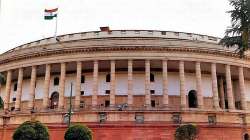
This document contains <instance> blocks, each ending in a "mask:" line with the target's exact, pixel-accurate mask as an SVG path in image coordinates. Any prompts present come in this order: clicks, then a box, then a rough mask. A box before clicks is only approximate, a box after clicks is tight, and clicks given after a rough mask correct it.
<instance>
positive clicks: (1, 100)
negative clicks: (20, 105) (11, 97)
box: [0, 97, 4, 110]
mask: <svg viewBox="0 0 250 140" xmlns="http://www.w3.org/2000/svg"><path fill="white" fill-rule="evenodd" d="M3 106H4V102H3V99H2V97H0V110H2V109H3Z"/></svg>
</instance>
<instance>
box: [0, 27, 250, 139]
mask: <svg viewBox="0 0 250 140" xmlns="http://www.w3.org/2000/svg"><path fill="white" fill-rule="evenodd" d="M102 29H103V30H102V31H93V32H82V33H75V34H67V35H62V36H58V37H57V38H56V39H55V38H45V39H42V40H38V41H34V42H31V43H28V44H24V45H21V46H19V47H16V48H14V49H12V50H9V51H7V52H5V53H3V54H1V55H0V72H1V73H2V74H3V75H4V76H5V77H6V83H2V84H1V92H0V95H1V98H2V99H3V100H4V111H2V112H1V114H0V139H4V140H11V137H12V134H13V131H14V130H15V128H16V127H17V126H18V125H19V124H21V123H23V122H24V121H28V120H39V121H41V122H42V123H44V124H46V125H47V126H48V128H49V131H50V136H51V140H62V139H63V136H64V132H65V129H66V128H67V124H66V121H67V119H66V116H67V115H66V114H67V113H68V110H69V108H70V102H71V104H72V109H73V113H72V115H71V122H72V123H83V124H86V125H88V126H89V127H90V128H91V129H92V131H93V134H94V139H95V140H118V139H119V140H134V139H136V140H172V139H174V133H175V130H176V128H177V127H178V126H179V125H181V124H186V123H192V124H195V125H196V126H197V128H198V129H199V133H198V139H199V140H211V139H212V140H247V139H248V131H249V130H250V129H249V126H248V123H250V114H249V113H250V57H248V56H247V57H245V58H240V57H239V55H238V54H236V53H235V48H224V47H223V46H220V45H218V42H219V40H220V39H219V38H216V37H211V36H206V35H198V34H193V33H182V32H170V31H155V30H108V29H107V28H102ZM71 95H72V96H71Z"/></svg>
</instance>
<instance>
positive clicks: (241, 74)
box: [238, 66, 247, 110]
mask: <svg viewBox="0 0 250 140" xmlns="http://www.w3.org/2000/svg"><path fill="white" fill-rule="evenodd" d="M238 71H239V86H240V97H241V98H240V99H241V108H242V110H247V102H246V93H245V80H244V72H243V67H242V66H240V67H239V68H238Z"/></svg>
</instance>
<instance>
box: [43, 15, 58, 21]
mask: <svg viewBox="0 0 250 140" xmlns="http://www.w3.org/2000/svg"><path fill="white" fill-rule="evenodd" d="M54 17H57V14H55V15H49V16H44V19H45V20H51V19H53V18H54Z"/></svg>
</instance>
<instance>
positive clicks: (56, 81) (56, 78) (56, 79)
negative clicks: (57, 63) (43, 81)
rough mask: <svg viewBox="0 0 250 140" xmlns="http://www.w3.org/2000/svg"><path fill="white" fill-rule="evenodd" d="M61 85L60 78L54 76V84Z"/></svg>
mask: <svg viewBox="0 0 250 140" xmlns="http://www.w3.org/2000/svg"><path fill="white" fill-rule="evenodd" d="M58 85H59V78H58V77H55V78H54V86H58Z"/></svg>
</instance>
